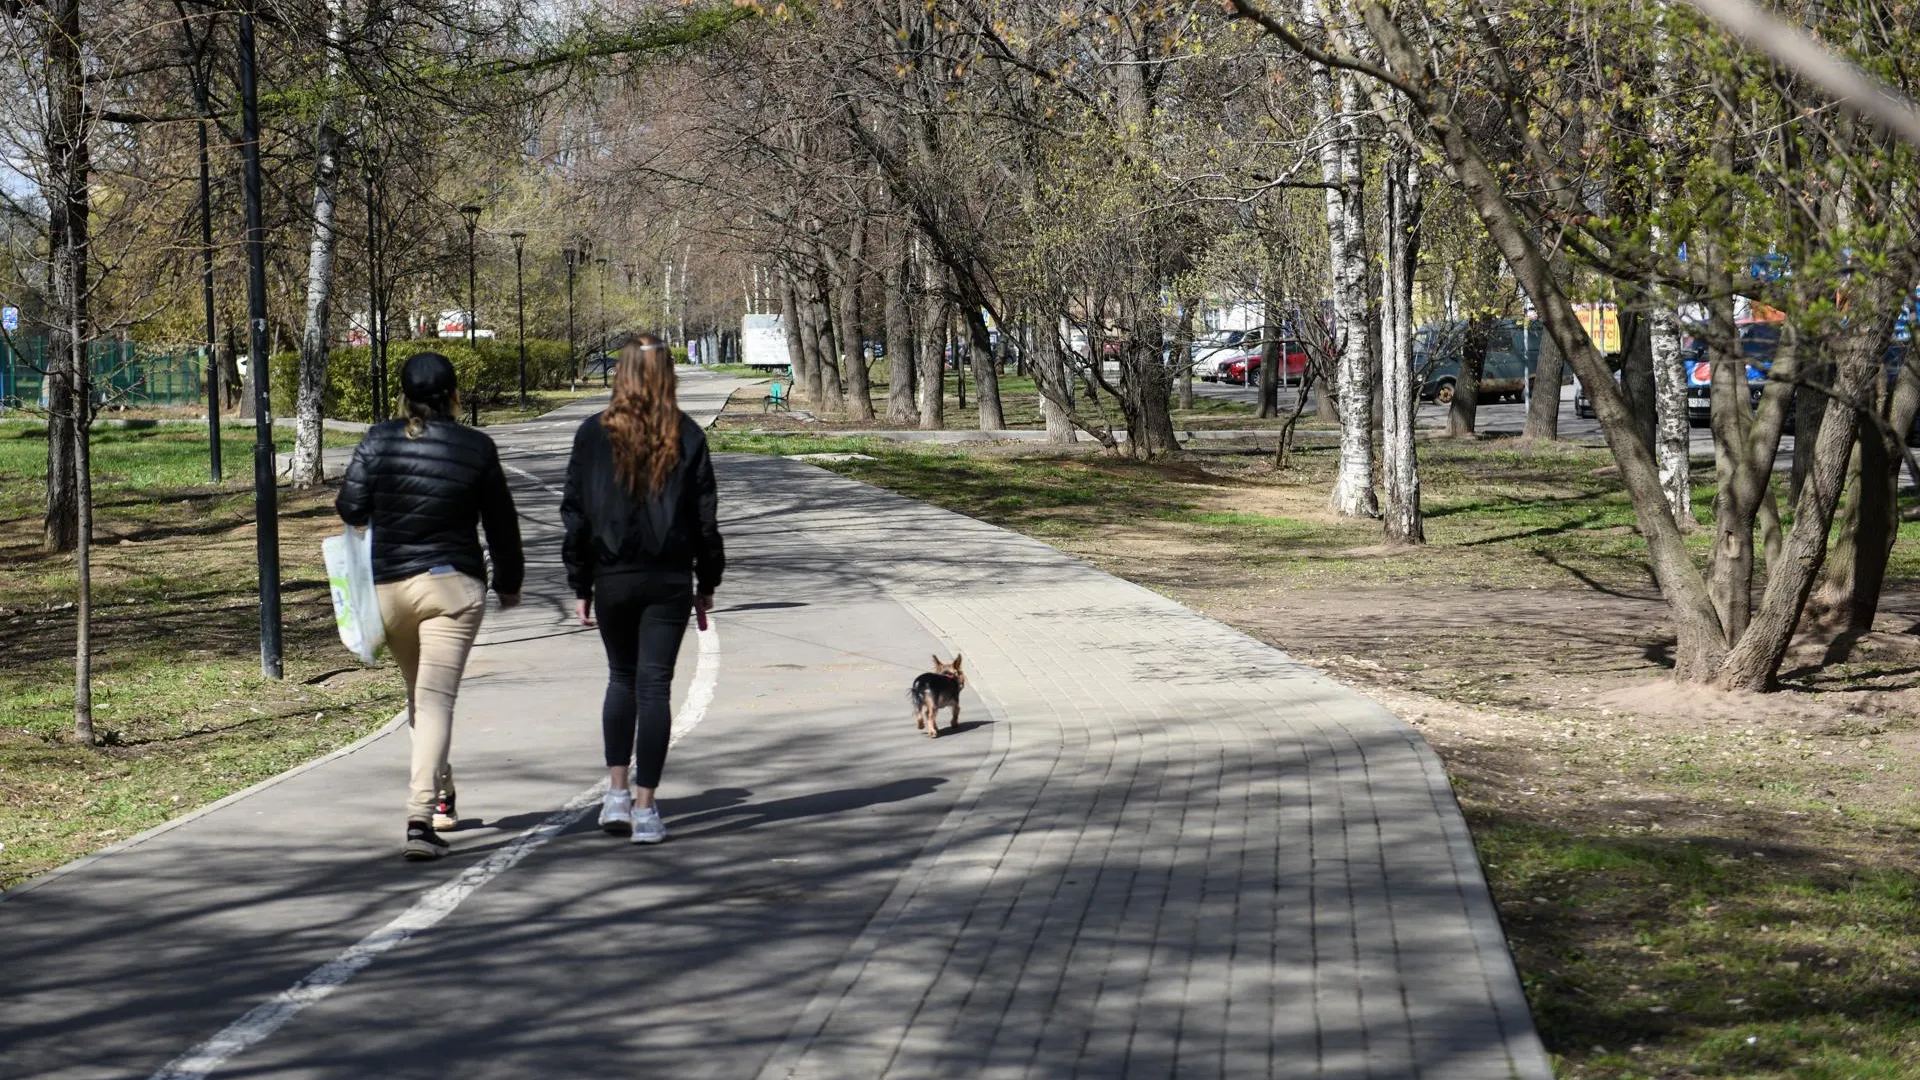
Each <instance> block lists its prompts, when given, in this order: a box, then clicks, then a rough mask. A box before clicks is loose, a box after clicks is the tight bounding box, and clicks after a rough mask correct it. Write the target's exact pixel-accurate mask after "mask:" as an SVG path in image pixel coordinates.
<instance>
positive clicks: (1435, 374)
mask: <svg viewBox="0 0 1920 1080" xmlns="http://www.w3.org/2000/svg"><path fill="white" fill-rule="evenodd" d="M1540 338H1541V329H1540V323H1539V322H1538V321H1537V320H1533V321H1528V322H1526V323H1522V322H1521V321H1520V320H1518V319H1501V320H1500V321H1499V322H1497V323H1495V324H1493V327H1492V328H1491V329H1490V330H1489V331H1488V333H1487V356H1486V362H1485V363H1484V364H1482V365H1481V368H1480V400H1481V401H1482V402H1491V401H1501V400H1511V401H1519V400H1520V399H1521V398H1523V397H1525V396H1526V393H1527V377H1528V375H1530V374H1531V373H1532V371H1533V368H1534V365H1535V364H1537V363H1539V361H1540ZM1466 339H1467V324H1466V323H1465V322H1463V321H1455V322H1448V323H1435V324H1432V325H1429V326H1423V327H1421V328H1420V330H1419V332H1418V333H1417V334H1415V335H1414V339H1413V369H1414V371H1415V372H1416V373H1419V374H1420V375H1421V376H1422V381H1421V384H1420V400H1421V401H1437V402H1440V403H1441V404H1443V405H1444V404H1446V403H1447V402H1450V401H1452V400H1453V393H1454V389H1455V386H1456V385H1457V383H1458V382H1459V379H1460V361H1461V351H1462V349H1463V347H1464V346H1465V345H1466Z"/></svg>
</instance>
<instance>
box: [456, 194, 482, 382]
mask: <svg viewBox="0 0 1920 1080" xmlns="http://www.w3.org/2000/svg"><path fill="white" fill-rule="evenodd" d="M460 216H461V217H463V218H466V219H467V318H466V324H467V347H468V348H472V347H473V329H474V324H475V323H477V322H479V321H480V319H479V313H478V312H477V311H476V310H475V307H476V306H477V304H478V301H477V299H476V298H475V295H474V281H475V274H474V265H473V238H474V235H475V233H477V232H478V231H479V229H480V208H479V207H477V206H475V205H473V204H472V203H468V204H467V205H465V206H463V207H461V208H460Z"/></svg>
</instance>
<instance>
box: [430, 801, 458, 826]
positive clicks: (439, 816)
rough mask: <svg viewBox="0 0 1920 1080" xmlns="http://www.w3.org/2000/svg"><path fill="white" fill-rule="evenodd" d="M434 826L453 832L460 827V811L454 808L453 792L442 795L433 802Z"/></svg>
mask: <svg viewBox="0 0 1920 1080" xmlns="http://www.w3.org/2000/svg"><path fill="white" fill-rule="evenodd" d="M433 827H434V828H436V829H439V830H440V831H441V832H451V831H453V830H454V829H457V828H459V827H460V813H459V811H457V810H455V809H454V808H453V793H452V792H448V793H447V794H445V795H442V796H441V797H440V798H439V799H438V800H437V801H436V802H435V803H434V804H433Z"/></svg>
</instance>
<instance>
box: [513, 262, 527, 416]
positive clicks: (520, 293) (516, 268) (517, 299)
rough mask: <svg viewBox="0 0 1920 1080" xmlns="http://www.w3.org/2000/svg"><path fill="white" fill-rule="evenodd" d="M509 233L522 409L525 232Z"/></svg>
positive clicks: (524, 396) (524, 387) (524, 394)
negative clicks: (522, 264) (510, 238)
mask: <svg viewBox="0 0 1920 1080" xmlns="http://www.w3.org/2000/svg"><path fill="white" fill-rule="evenodd" d="M509 235H510V236H512V238H513V303H514V309H515V311H516V312H517V315H516V320H517V321H518V322H519V324H520V408H521V409H522V410H524V409H526V407H527V280H526V276H525V274H524V273H523V271H522V269H521V258H522V256H523V255H524V254H525V253H526V248H527V234H526V233H524V232H520V231H518V230H516V231H514V232H512V233H510V234H509Z"/></svg>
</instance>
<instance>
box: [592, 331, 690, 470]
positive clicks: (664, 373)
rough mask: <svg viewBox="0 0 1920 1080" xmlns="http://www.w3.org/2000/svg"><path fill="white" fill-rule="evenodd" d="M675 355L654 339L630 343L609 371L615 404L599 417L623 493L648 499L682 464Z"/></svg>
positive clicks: (642, 338)
mask: <svg viewBox="0 0 1920 1080" xmlns="http://www.w3.org/2000/svg"><path fill="white" fill-rule="evenodd" d="M676 382H677V380H676V378H675V376H674V373H673V351H672V350H671V349H668V348H667V347H666V345H664V344H662V343H661V341H660V339H659V338H657V337H654V336H653V335H652V334H641V335H639V336H638V337H634V338H631V339H629V340H628V341H627V343H626V345H624V346H622V347H621V349H620V361H619V363H618V364H617V365H616V366H615V367H614V369H613V404H611V405H608V406H607V411H606V413H605V415H604V416H602V417H601V420H600V423H601V424H602V426H604V427H605V428H606V429H607V439H608V441H610V442H611V443H612V444H613V471H614V475H615V476H618V477H619V478H620V482H621V483H622V484H624V485H625V486H626V488H627V490H629V491H632V492H634V493H635V494H637V495H650V494H652V493H654V492H656V491H659V490H660V489H661V488H662V487H665V486H666V483H667V476H668V474H670V473H672V472H673V467H674V466H675V465H678V464H679V463H680V405H679V399H678V397H677V396H676V395H675V393H674V388H675V385H676Z"/></svg>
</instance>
